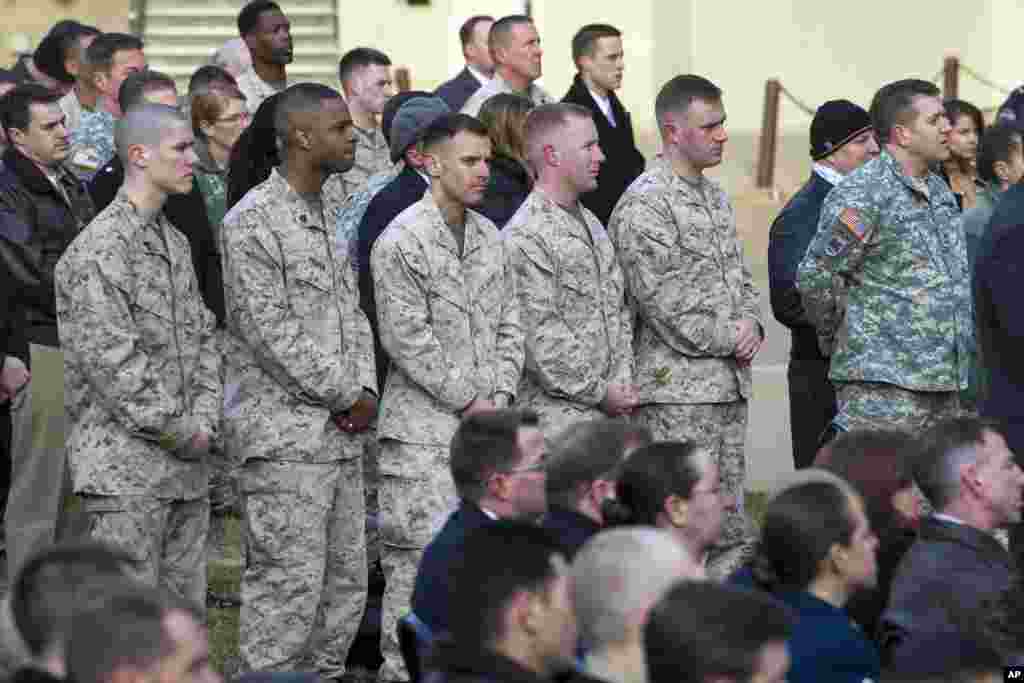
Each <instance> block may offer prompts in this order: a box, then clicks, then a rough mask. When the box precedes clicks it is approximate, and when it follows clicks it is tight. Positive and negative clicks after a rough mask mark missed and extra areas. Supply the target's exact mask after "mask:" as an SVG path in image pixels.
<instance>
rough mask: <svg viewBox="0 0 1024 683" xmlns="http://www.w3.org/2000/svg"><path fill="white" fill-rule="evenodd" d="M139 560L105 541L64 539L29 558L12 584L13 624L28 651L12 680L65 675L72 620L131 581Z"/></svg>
mask: <svg viewBox="0 0 1024 683" xmlns="http://www.w3.org/2000/svg"><path fill="white" fill-rule="evenodd" d="M134 564H135V562H134V560H133V559H132V557H131V556H130V555H128V554H127V553H125V552H123V551H121V550H119V549H116V548H113V547H110V546H106V545H103V544H101V543H93V542H83V543H66V544H61V545H56V546H51V547H49V548H47V549H45V550H43V551H41V552H39V553H36V554H35V555H34V556H32V557H30V558H29V559H28V560H27V561H26V562H25V564H24V565H23V566H22V568H21V571H20V572H19V573H18V576H17V577H16V578H15V580H14V582H13V583H12V584H11V595H10V608H11V616H12V617H13V621H14V627H15V629H16V630H17V632H18V635H19V636H21V639H22V641H23V642H24V644H25V646H26V648H27V650H28V654H29V662H28V664H27V666H26V667H25V668H24V669H22V670H20V671H18V672H16V673H15V674H14V676H13V677H12V679H11V680H12V681H13V682H14V683H30V682H35V683H46V681H51V680H63V679H64V678H66V677H67V674H68V672H67V660H66V655H67V652H66V650H65V640H66V638H67V636H68V634H69V629H70V628H71V620H72V619H73V617H74V616H75V615H76V614H78V613H79V612H81V611H83V610H85V609H88V608H89V606H90V605H92V604H93V603H94V602H95V601H96V600H98V599H99V598H101V597H102V596H103V595H105V594H107V593H108V592H111V591H114V590H117V589H120V588H123V587H124V585H125V584H126V582H127V583H131V579H130V578H129V572H130V571H131V569H132V567H133V566H134Z"/></svg>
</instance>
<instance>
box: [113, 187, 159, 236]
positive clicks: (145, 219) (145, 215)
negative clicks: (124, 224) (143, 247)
mask: <svg viewBox="0 0 1024 683" xmlns="http://www.w3.org/2000/svg"><path fill="white" fill-rule="evenodd" d="M110 207H115V208H114V210H117V211H119V212H121V213H123V214H125V215H126V217H127V218H129V219H130V220H132V222H133V223H135V224H136V226H137V227H143V228H145V227H148V226H149V225H151V224H152V225H155V224H156V223H158V222H159V218H160V216H162V215H163V207H162V206H161V207H160V208H159V209H157V210H156V211H143V210H142V209H140V208H139V207H138V206H136V204H135V202H133V201H132V200H131V198H130V197H129V196H128V193H126V192H125V191H124V186H123V185H122V186H121V189H119V190H118V191H117V194H116V195H115V196H114V201H112V202H110Z"/></svg>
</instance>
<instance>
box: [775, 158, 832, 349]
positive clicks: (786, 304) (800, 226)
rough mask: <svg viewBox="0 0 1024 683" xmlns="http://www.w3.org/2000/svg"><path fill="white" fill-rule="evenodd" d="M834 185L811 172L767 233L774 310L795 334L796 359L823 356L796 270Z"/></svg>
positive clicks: (812, 236) (793, 345)
mask: <svg viewBox="0 0 1024 683" xmlns="http://www.w3.org/2000/svg"><path fill="white" fill-rule="evenodd" d="M831 189H832V184H831V183H830V182H828V181H827V180H825V179H824V178H822V177H821V176H819V175H818V174H817V173H814V172H812V173H811V178H810V180H808V181H807V182H806V183H804V186H803V187H801V188H800V190H799V192H797V193H796V194H795V195H793V196H792V197H791V198H790V200H789V201H788V202H787V203H786V205H785V206H784V207H782V211H781V212H780V213H779V215H778V216H776V217H775V221H774V222H773V223H772V228H771V232H770V233H769V236H768V286H769V287H770V289H771V302H772V313H774V314H775V319H776V320H778V321H779V322H780V323H782V324H783V325H785V326H786V327H788V328H789V329H790V332H791V333H792V335H793V343H792V345H791V346H790V351H789V355H790V358H792V359H793V360H824V356H822V355H821V350H820V349H819V348H818V335H817V333H816V332H815V331H814V326H813V325H811V323H810V321H808V320H807V315H806V313H805V311H804V305H803V302H802V301H801V300H800V293H799V292H798V291H797V288H796V271H797V267H799V265H800V261H801V259H803V257H804V254H806V253H807V248H808V247H809V246H810V245H811V240H812V239H813V238H814V235H815V233H816V232H818V219H819V218H821V205H822V204H824V203H825V197H826V196H827V195H828V193H829V191H831Z"/></svg>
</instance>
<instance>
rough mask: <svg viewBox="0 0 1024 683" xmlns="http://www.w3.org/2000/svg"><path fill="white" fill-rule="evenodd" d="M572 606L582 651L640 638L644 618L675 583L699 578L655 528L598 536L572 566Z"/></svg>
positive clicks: (687, 557)
mask: <svg viewBox="0 0 1024 683" xmlns="http://www.w3.org/2000/svg"><path fill="white" fill-rule="evenodd" d="M572 575H573V583H572V585H573V604H574V606H575V609H576V618H577V621H578V624H579V629H580V636H581V637H582V638H583V642H584V643H585V645H586V647H587V648H589V649H591V650H601V649H603V648H605V647H607V646H608V645H612V644H615V643H623V642H628V641H630V640H632V639H638V638H639V637H640V632H641V631H640V629H641V628H642V626H643V623H644V621H645V617H646V614H647V612H648V611H649V610H650V609H651V607H652V606H653V605H654V604H655V603H656V602H657V601H658V600H660V599H661V596H662V595H663V594H664V593H665V592H666V591H668V589H669V588H670V587H671V586H672V585H673V584H675V583H676V582H677V581H680V580H683V579H700V578H703V576H704V572H703V570H702V569H701V568H700V567H699V566H698V565H697V563H696V562H695V561H694V559H693V558H692V557H691V556H690V553H689V552H688V551H687V550H686V549H685V548H684V547H683V544H682V543H679V541H677V540H676V539H675V538H673V537H672V536H671V535H669V534H668V533H667V532H664V531H661V530H659V529H655V528H654V527H640V526H637V527H627V528H620V529H612V530H610V531H603V532H601V533H599V534H597V535H596V536H594V537H593V538H591V539H590V540H589V541H588V542H587V543H586V545H584V546H583V548H582V549H580V552H579V553H578V554H577V555H576V559H575V560H574V561H573V564H572Z"/></svg>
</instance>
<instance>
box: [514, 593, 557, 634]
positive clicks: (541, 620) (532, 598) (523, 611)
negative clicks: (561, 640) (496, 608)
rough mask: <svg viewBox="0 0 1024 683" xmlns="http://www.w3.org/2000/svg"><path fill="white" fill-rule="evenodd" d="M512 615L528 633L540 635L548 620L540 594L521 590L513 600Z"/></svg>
mask: <svg viewBox="0 0 1024 683" xmlns="http://www.w3.org/2000/svg"><path fill="white" fill-rule="evenodd" d="M510 607H511V614H513V615H514V618H515V619H517V620H518V622H519V625H520V626H521V627H522V629H523V631H525V632H526V633H539V632H540V631H541V629H543V628H544V624H545V622H546V621H547V620H548V613H547V610H546V609H545V608H544V607H545V605H544V599H543V597H542V595H541V594H540V593H539V592H536V593H535V592H532V591H525V590H521V591H519V592H518V593H516V595H515V596H514V597H513V598H512V600H511V605H510Z"/></svg>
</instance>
